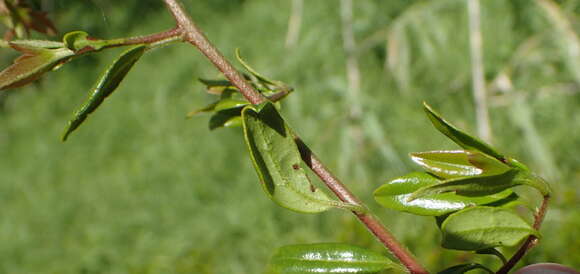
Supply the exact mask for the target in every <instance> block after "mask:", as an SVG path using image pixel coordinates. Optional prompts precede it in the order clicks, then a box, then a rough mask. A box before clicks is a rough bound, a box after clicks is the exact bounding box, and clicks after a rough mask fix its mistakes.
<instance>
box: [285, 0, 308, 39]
mask: <svg viewBox="0 0 580 274" xmlns="http://www.w3.org/2000/svg"><path fill="white" fill-rule="evenodd" d="M303 9H304V0H292V10H291V11H290V18H288V31H287V32H286V48H293V47H294V46H295V45H296V43H297V42H298V37H299V36H300V28H301V27H302V11H303Z"/></svg>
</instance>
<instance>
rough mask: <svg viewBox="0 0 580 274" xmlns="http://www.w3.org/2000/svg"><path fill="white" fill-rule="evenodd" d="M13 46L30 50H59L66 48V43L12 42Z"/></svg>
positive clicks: (42, 41)
mask: <svg viewBox="0 0 580 274" xmlns="http://www.w3.org/2000/svg"><path fill="white" fill-rule="evenodd" d="M10 44H11V45H14V46H17V47H20V48H28V49H38V48H44V49H58V48H62V47H64V43H62V42H58V41H47V40H14V41H10Z"/></svg>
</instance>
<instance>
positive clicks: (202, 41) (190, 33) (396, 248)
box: [163, 0, 428, 274]
mask: <svg viewBox="0 0 580 274" xmlns="http://www.w3.org/2000/svg"><path fill="white" fill-rule="evenodd" d="M163 1H165V3H166V4H167V7H168V9H169V10H170V12H171V14H172V15H173V17H174V18H175V21H176V22H177V28H179V29H180V30H181V31H182V37H183V39H184V40H185V41H187V42H189V43H191V44H192V45H194V46H195V47H197V48H198V49H199V50H200V51H201V52H202V53H203V54H204V55H205V56H206V57H207V58H208V59H209V60H210V61H211V62H212V63H213V64H214V65H215V66H216V67H217V68H218V69H219V70H220V71H221V72H222V73H223V74H224V76H225V77H226V78H227V79H228V80H230V81H231V82H232V84H234V85H235V86H236V87H237V88H238V89H239V90H240V92H241V93H242V95H243V96H244V97H245V98H246V99H247V100H248V101H250V102H251V103H252V104H259V103H261V102H263V101H264V100H265V98H264V97H263V96H262V95H261V94H260V93H259V92H258V91H256V90H255V89H254V88H253V87H252V86H251V85H250V84H249V83H248V82H246V80H245V79H244V78H243V77H242V76H241V75H240V73H239V72H238V71H237V70H236V69H235V68H234V67H233V66H232V65H231V64H230V63H229V62H228V61H227V60H226V59H225V58H224V57H223V55H222V54H221V53H220V52H219V51H218V50H217V49H216V48H215V47H214V46H213V45H212V44H211V43H210V42H209V41H208V39H207V38H206V37H205V35H204V34H203V33H202V32H201V30H199V29H198V28H197V26H196V25H195V24H194V23H193V21H192V20H191V18H190V17H189V16H188V15H187V14H186V12H185V10H184V9H183V7H182V6H181V4H180V3H179V1H178V0H163ZM296 143H297V145H298V148H299V149H300V153H301V155H302V160H303V161H304V162H305V163H306V164H307V165H308V166H309V167H310V169H312V171H314V173H315V174H316V175H317V176H318V177H319V178H320V179H321V180H322V181H323V182H324V183H325V184H326V186H327V187H328V188H329V189H330V190H331V191H332V192H334V194H335V195H336V196H337V197H338V198H339V199H340V200H341V201H343V202H345V203H349V204H352V205H355V206H363V204H362V202H361V201H360V200H359V199H358V198H357V197H356V196H355V195H354V194H352V193H351V192H350V190H348V189H347V188H346V187H345V186H344V185H343V184H342V183H341V182H340V181H339V180H338V179H337V178H336V177H334V175H332V173H331V172H330V171H328V169H327V168H326V167H325V166H324V165H323V164H322V162H320V160H319V159H318V158H317V157H316V155H314V153H313V152H312V151H311V150H310V148H308V147H307V146H306V145H305V144H304V143H303V142H302V141H301V140H300V139H299V138H297V139H296ZM353 213H354V215H356V217H357V218H358V219H359V220H360V221H361V222H362V223H363V224H364V225H365V226H366V227H367V228H368V230H369V231H371V232H372V233H373V235H375V237H376V238H377V239H379V241H381V242H382V243H383V245H384V246H385V247H387V248H388V249H389V250H390V251H391V252H392V253H393V255H394V256H395V257H397V258H398V259H399V260H400V261H401V263H402V264H403V265H405V267H406V268H407V269H408V270H409V272H411V273H418V274H424V273H428V272H427V271H426V270H425V269H424V268H423V266H421V264H419V263H418V262H417V260H416V259H415V258H414V257H413V255H411V253H409V251H408V250H407V249H406V248H404V247H403V246H402V245H401V244H400V243H399V242H398V241H397V240H396V239H395V237H394V236H393V235H392V234H391V233H390V232H389V231H388V230H387V228H386V227H385V226H384V225H383V224H382V223H381V222H380V221H379V220H378V219H377V218H376V217H374V216H373V215H371V214H368V213H362V212H356V211H353Z"/></svg>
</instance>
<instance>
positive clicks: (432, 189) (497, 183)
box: [409, 169, 526, 201]
mask: <svg viewBox="0 0 580 274" xmlns="http://www.w3.org/2000/svg"><path fill="white" fill-rule="evenodd" d="M522 177H524V175H523V174H522V172H520V171H518V170H514V169H512V170H509V171H508V172H506V173H503V174H499V175H492V176H471V177H462V178H455V179H448V180H445V181H443V182H441V183H440V184H436V185H431V186H426V187H422V188H420V189H418V190H417V191H415V192H414V193H413V194H412V195H411V196H410V197H409V200H411V201H412V200H414V199H418V198H421V197H425V196H427V195H434V194H439V193H444V192H451V191H454V192H456V193H457V194H459V195H464V196H483V195H489V194H494V193H498V192H501V191H503V190H505V189H508V188H510V187H514V186H516V185H522V184H525V183H526V181H525V180H524V179H523V178H522Z"/></svg>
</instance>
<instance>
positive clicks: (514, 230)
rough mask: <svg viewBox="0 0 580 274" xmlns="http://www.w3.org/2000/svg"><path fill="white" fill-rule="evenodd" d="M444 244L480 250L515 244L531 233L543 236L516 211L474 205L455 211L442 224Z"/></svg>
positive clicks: (447, 246) (450, 246)
mask: <svg viewBox="0 0 580 274" xmlns="http://www.w3.org/2000/svg"><path fill="white" fill-rule="evenodd" d="M441 231H442V233H443V240H442V246H443V247H445V248H449V249H459V250H480V249H487V248H491V247H499V246H514V245H516V244H518V243H519V242H520V241H522V240H523V239H524V238H526V237H527V236H529V235H536V236H539V233H538V232H537V231H536V230H534V229H533V228H532V227H531V226H530V225H529V224H528V223H527V222H526V221H524V220H523V219H522V218H521V217H520V216H518V215H516V214H515V213H513V212H511V211H509V210H506V209H502V208H495V207H483V206H482V207H472V208H467V209H464V210H461V211H459V212H456V213H453V214H451V215H450V216H449V217H448V218H447V219H446V220H445V221H444V222H443V224H442V225H441Z"/></svg>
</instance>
